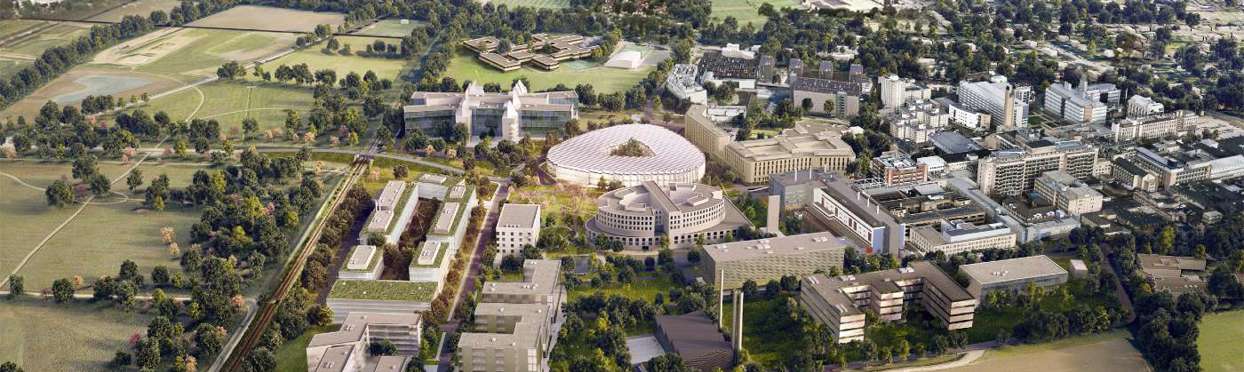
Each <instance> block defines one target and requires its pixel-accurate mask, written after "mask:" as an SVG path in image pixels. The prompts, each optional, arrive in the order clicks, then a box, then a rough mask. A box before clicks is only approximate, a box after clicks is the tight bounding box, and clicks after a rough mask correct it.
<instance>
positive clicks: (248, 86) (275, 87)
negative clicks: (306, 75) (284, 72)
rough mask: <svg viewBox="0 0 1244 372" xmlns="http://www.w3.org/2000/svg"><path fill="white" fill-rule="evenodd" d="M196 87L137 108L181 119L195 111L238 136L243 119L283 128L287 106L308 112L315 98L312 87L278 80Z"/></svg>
mask: <svg viewBox="0 0 1244 372" xmlns="http://www.w3.org/2000/svg"><path fill="white" fill-rule="evenodd" d="M196 88H197V89H187V90H183V91H180V92H177V93H174V94H170V95H167V96H163V97H160V98H157V99H153V100H151V102H149V103H147V104H146V105H142V106H140V107H138V109H142V110H144V111H147V113H151V114H153V113H155V112H157V111H161V110H163V111H165V112H167V113H168V114H169V116H170V117H172V118H175V119H178V120H181V119H184V118H187V117H189V116H190V114H192V113H193V114H194V117H195V118H199V119H215V120H216V121H219V122H220V128H221V131H222V132H223V133H224V134H226V135H228V136H229V137H230V138H238V136H239V135H240V133H241V128H242V119H245V118H246V117H248V116H249V117H253V118H255V119H256V120H258V121H259V128H260V130H267V129H269V128H283V127H284V123H285V115H286V114H285V110H286V109H292V110H295V111H299V112H301V113H305V112H306V111H307V110H309V109H310V108H311V103H312V101H314V99H313V98H312V97H311V90H310V89H309V88H301V87H294V86H289V85H285V84H278V83H263V82H255V81H215V82H211V83H207V84H203V85H200V86H198V87H196ZM200 102H202V104H200ZM196 110H197V111H196Z"/></svg>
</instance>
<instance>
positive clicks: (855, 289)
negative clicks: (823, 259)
mask: <svg viewBox="0 0 1244 372" xmlns="http://www.w3.org/2000/svg"><path fill="white" fill-rule="evenodd" d="M800 288H801V289H800V292H799V303H800V304H802V305H803V307H804V309H806V310H807V311H808V314H810V315H812V318H813V319H815V320H816V321H817V322H820V323H822V324H824V325H826V326H827V327H828V328H829V330H830V334H831V335H832V336H833V338H834V340H835V341H837V342H838V343H848V342H851V341H863V340H864V327H865V322H866V319H865V318H866V316H865V313H864V311H865V310H868V311H869V312H871V313H873V314H876V316H877V318H878V320H881V321H901V320H902V318H903V309H904V308H906V307H908V306H921V307H922V308H923V309H924V310H925V311H927V312H928V313H929V314H931V315H933V318H935V319H937V320H938V321H939V323H941V325H942V326H943V327H945V328H946V329H947V330H960V329H967V328H971V327H972V319H973V317H974V315H975V313H976V304H977V299H976V298H975V297H972V295H971V294H970V293H968V292H967V291H966V290H964V289H963V288H961V287H959V284H957V283H955V280H954V279H952V278H950V276H948V275H946V273H945V272H943V271H942V270H941V269H939V268H938V267H937V266H936V265H933V264H931V263H928V262H924V261H915V262H912V263H911V264H910V266H908V267H903V268H898V269H893V270H884V271H874V272H870V273H863V274H855V275H843V276H836V277H831V276H827V275H824V274H816V275H812V276H809V277H806V278H804V279H803V280H802V282H801V287H800Z"/></svg>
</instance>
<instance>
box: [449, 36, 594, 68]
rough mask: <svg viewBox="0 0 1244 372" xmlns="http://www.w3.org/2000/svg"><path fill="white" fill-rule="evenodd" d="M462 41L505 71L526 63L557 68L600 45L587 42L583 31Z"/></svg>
mask: <svg viewBox="0 0 1244 372" xmlns="http://www.w3.org/2000/svg"><path fill="white" fill-rule="evenodd" d="M462 45H463V46H465V47H466V48H467V49H470V50H471V51H473V52H475V53H477V56H478V57H479V60H480V61H482V62H484V63H485V64H488V65H489V66H492V67H494V68H496V69H498V70H501V71H514V70H517V69H518V68H519V67H522V65H523V64H528V65H531V66H535V67H539V68H540V69H543V70H556V69H557V68H558V67H561V61H565V60H571V59H579V58H586V57H589V56H591V55H592V51H593V50H596V49H597V48H599V46H597V45H587V38H584V37H583V36H582V35H550V34H543V33H541V34H533V35H531V38H530V40H528V41H527V42H526V43H512V42H510V41H508V40H501V39H498V38H495V37H492V36H484V37H479V38H475V39H470V40H465V41H463V42H462Z"/></svg>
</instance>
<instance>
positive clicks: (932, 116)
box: [882, 84, 950, 144]
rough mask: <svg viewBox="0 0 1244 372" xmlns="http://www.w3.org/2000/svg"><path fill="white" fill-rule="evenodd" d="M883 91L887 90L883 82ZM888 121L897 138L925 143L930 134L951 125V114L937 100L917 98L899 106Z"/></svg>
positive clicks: (892, 133)
mask: <svg viewBox="0 0 1244 372" xmlns="http://www.w3.org/2000/svg"><path fill="white" fill-rule="evenodd" d="M882 92H885V84H882ZM886 121H888V122H889V123H890V134H891V135H893V136H894V138H895V139H901V140H905V141H910V142H912V143H915V144H925V143H928V142H929V136H932V135H933V134H935V133H937V132H941V131H943V130H945V128H946V127H947V126H949V124H950V114H949V113H948V112H947V111H946V109H945V108H944V107H942V105H941V104H939V103H938V102H937V101H929V100H917V101H908V102H907V103H906V104H904V105H902V106H899V107H898V108H897V109H896V110H895V111H894V112H893V113H891V114H890V115H888V116H887V117H886Z"/></svg>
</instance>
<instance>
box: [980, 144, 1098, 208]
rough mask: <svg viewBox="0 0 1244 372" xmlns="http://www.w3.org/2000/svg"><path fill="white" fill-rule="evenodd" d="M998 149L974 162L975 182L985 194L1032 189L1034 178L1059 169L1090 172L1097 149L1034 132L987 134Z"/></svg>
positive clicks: (1074, 173)
mask: <svg viewBox="0 0 1244 372" xmlns="http://www.w3.org/2000/svg"><path fill="white" fill-rule="evenodd" d="M990 140H991V141H993V142H997V143H996V145H997V148H999V150H998V151H995V152H994V153H992V154H990V155H989V156H987V157H985V158H982V159H980V161H979V162H978V163H977V169H976V182H977V183H978V184H979V185H980V190H981V191H983V192H985V193H987V194H995V195H1019V194H1021V193H1023V192H1024V191H1028V190H1032V188H1033V183H1034V181H1036V179H1037V177H1038V176H1040V175H1041V174H1042V173H1044V172H1046V171H1052V170H1061V171H1065V172H1067V174H1070V175H1071V176H1072V177H1075V178H1078V179H1086V178H1088V177H1090V176H1092V175H1093V166H1094V164H1095V163H1096V162H1097V149H1096V148H1094V147H1093V146H1089V145H1087V144H1085V143H1083V142H1080V141H1068V140H1059V139H1056V138H1053V137H1042V136H1041V135H1040V134H1039V133H1037V132H1035V131H1027V130H1024V131H1015V132H1007V133H1000V134H996V135H992V136H990Z"/></svg>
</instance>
